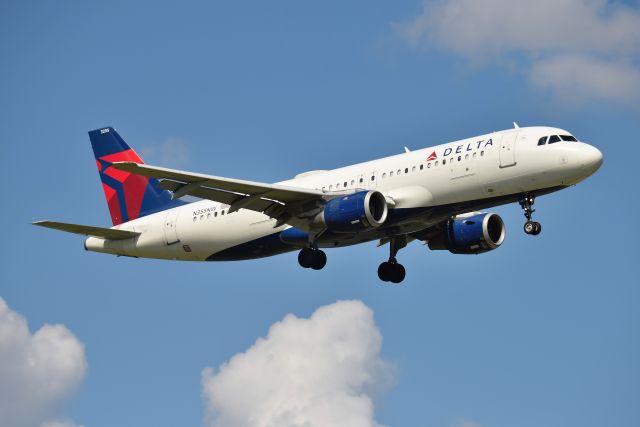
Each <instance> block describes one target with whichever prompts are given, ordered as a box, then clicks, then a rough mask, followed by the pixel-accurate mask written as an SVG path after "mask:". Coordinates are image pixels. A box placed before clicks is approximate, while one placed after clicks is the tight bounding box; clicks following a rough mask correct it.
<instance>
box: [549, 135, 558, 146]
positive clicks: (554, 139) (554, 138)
mask: <svg viewBox="0 0 640 427" xmlns="http://www.w3.org/2000/svg"><path fill="white" fill-rule="evenodd" d="M556 142H560V137H559V136H558V135H551V136H550V137H549V144H555V143H556Z"/></svg>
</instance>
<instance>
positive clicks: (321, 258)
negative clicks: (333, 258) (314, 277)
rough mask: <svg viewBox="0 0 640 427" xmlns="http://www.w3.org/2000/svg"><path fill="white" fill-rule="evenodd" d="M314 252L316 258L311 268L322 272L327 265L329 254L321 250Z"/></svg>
mask: <svg viewBox="0 0 640 427" xmlns="http://www.w3.org/2000/svg"><path fill="white" fill-rule="evenodd" d="M313 252H314V254H313V255H314V257H313V263H312V264H311V268H313V269H314V270H322V269H323V268H324V266H325V265H327V254H325V253H324V252H323V251H321V250H319V249H316V250H314V251H313Z"/></svg>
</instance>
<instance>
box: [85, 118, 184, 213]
mask: <svg viewBox="0 0 640 427" xmlns="http://www.w3.org/2000/svg"><path fill="white" fill-rule="evenodd" d="M89 139H90V140H91V146H92V147H93V153H94V155H95V157H96V166H97V167H98V173H99V174H100V180H101V181H102V189H103V190H104V195H105V197H106V199H107V205H108V206H109V213H110V214H111V221H112V222H113V225H118V224H122V223H123V222H127V221H131V220H133V219H136V218H139V217H142V216H145V215H149V214H151V213H155V212H159V211H162V210H165V209H169V208H172V207H176V206H179V205H182V204H185V202H183V201H180V200H171V193H169V191H167V190H163V189H161V188H159V187H158V180H156V179H153V178H147V177H144V176H141V175H136V174H132V173H129V172H124V171H119V170H116V169H114V168H111V167H110V166H111V163H113V162H135V163H141V164H143V163H144V162H143V161H142V159H141V158H140V156H138V154H137V153H136V152H135V151H134V150H133V149H132V148H131V147H129V146H128V145H127V143H126V142H125V141H124V139H122V137H120V135H119V134H118V132H116V130H115V129H114V128H112V127H106V128H101V129H96V130H92V131H90V132H89Z"/></svg>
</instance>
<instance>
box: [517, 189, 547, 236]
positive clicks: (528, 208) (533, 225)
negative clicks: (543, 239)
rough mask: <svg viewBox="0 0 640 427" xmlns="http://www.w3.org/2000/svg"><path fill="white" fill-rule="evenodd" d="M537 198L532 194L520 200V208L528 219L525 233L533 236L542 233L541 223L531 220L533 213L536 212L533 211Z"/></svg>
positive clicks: (525, 224)
mask: <svg viewBox="0 0 640 427" xmlns="http://www.w3.org/2000/svg"><path fill="white" fill-rule="evenodd" d="M534 202H535V197H534V196H533V195H532V194H525V196H524V199H522V200H520V202H519V203H520V207H521V208H522V210H523V211H524V216H525V217H526V218H527V222H525V223H524V232H525V233H527V234H530V235H532V236H537V235H538V234H540V232H541V231H542V225H540V223H539V222H535V221H532V220H531V217H532V215H533V213H534V212H535V211H536V210H535V209H533V207H532V206H533V203H534Z"/></svg>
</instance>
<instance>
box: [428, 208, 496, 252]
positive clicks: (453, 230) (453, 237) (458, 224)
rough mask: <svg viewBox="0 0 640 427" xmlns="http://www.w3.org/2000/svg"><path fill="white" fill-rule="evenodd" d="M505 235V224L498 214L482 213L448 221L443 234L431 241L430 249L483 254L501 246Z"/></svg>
mask: <svg viewBox="0 0 640 427" xmlns="http://www.w3.org/2000/svg"><path fill="white" fill-rule="evenodd" d="M504 235H505V228H504V222H503V221H502V218H500V216H499V215H498V214H494V213H481V214H477V215H473V216H469V217H466V218H458V219H452V220H449V221H447V222H446V224H445V227H444V230H443V231H442V233H440V234H438V235H436V236H435V237H434V238H432V239H429V249H432V250H443V249H446V250H448V251H449V252H451V253H454V254H481V253H483V252H489V251H490V250H493V249H495V248H497V247H498V246H500V245H501V244H502V242H503V241H504Z"/></svg>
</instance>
